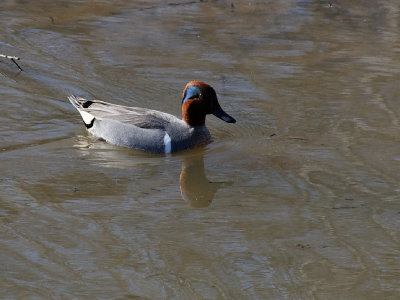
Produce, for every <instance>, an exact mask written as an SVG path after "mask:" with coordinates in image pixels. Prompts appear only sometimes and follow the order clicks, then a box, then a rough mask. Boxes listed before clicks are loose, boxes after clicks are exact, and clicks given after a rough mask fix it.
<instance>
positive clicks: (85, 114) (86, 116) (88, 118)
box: [79, 110, 94, 125]
mask: <svg viewBox="0 0 400 300" xmlns="http://www.w3.org/2000/svg"><path fill="white" fill-rule="evenodd" d="M79 113H80V114H81V116H82V119H83V122H85V124H86V125H90V123H92V121H93V119H94V117H93V116H92V115H91V114H89V113H88V112H86V111H83V110H80V111H79Z"/></svg>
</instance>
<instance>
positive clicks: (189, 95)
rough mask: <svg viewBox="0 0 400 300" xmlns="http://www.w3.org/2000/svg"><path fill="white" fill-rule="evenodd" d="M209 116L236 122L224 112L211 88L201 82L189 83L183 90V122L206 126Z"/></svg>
mask: <svg viewBox="0 0 400 300" xmlns="http://www.w3.org/2000/svg"><path fill="white" fill-rule="evenodd" d="M208 114H213V115H214V116H216V117H218V118H220V119H221V120H223V121H225V122H228V123H235V122H236V120H235V119H234V118H232V117H231V116H230V115H228V114H227V113H226V112H224V111H223V110H222V108H221V106H220V105H219V103H218V99H217V94H216V93H215V91H214V89H213V88H212V87H211V86H209V85H208V84H206V83H204V82H201V81H191V82H189V83H188V84H187V85H186V87H185V89H184V90H183V99H182V117H183V120H185V122H186V123H187V124H189V125H190V126H204V125H205V121H206V115H208Z"/></svg>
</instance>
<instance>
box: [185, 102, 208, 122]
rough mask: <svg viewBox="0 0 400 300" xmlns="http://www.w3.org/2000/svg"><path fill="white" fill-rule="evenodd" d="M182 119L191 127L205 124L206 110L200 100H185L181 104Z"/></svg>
mask: <svg viewBox="0 0 400 300" xmlns="http://www.w3.org/2000/svg"><path fill="white" fill-rule="evenodd" d="M182 117H183V120H184V121H185V122H186V123H187V124H188V125H189V126H193V127H197V126H205V124H206V110H205V108H204V105H202V103H201V102H196V101H190V100H187V101H185V103H183V104H182Z"/></svg>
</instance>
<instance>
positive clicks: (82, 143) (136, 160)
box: [75, 136, 232, 208]
mask: <svg viewBox="0 0 400 300" xmlns="http://www.w3.org/2000/svg"><path fill="white" fill-rule="evenodd" d="M75 147H77V148H78V149H81V150H82V151H81V153H82V154H83V155H85V156H86V157H87V156H89V157H90V158H89V160H90V161H91V162H92V163H95V164H96V165H99V166H101V167H108V168H110V167H111V168H118V169H130V170H134V169H140V168H141V167H142V166H143V164H146V165H149V166H150V165H153V166H159V165H160V159H161V156H156V157H155V156H154V155H152V154H147V153H144V152H140V151H136V150H132V151H130V149H125V148H121V149H119V148H116V147H115V146H112V145H109V144H106V143H103V142H100V141H97V140H92V139H89V138H88V137H84V136H80V138H79V139H78V140H77V141H76V143H75ZM88 149H90V150H91V151H88ZM204 155H205V148H203V147H197V148H195V149H191V150H188V151H187V152H185V153H179V155H178V154H177V155H174V156H173V159H174V160H175V159H176V158H177V159H179V158H181V159H182V170H181V173H180V176H179V183H180V191H181V195H182V199H183V200H184V201H185V202H186V203H187V204H188V206H190V207H193V208H200V207H206V206H209V205H210V204H211V202H212V201H213V199H214V195H215V194H216V192H217V191H218V189H219V188H220V187H221V186H224V185H231V184H232V183H231V182H211V181H210V180H208V179H207V177H206V174H205V169H204ZM155 158H156V159H155ZM170 158H171V157H170Z"/></svg>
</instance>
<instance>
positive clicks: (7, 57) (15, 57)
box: [0, 54, 23, 71]
mask: <svg viewBox="0 0 400 300" xmlns="http://www.w3.org/2000/svg"><path fill="white" fill-rule="evenodd" d="M0 57H2V58H6V59H9V60H11V61H12V62H13V63H14V64H15V65H16V66H17V67H18V69H19V70H20V71H23V70H22V68H21V67H20V66H19V64H17V62H16V60H20V58H19V57H17V56H10V55H4V54H0Z"/></svg>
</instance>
